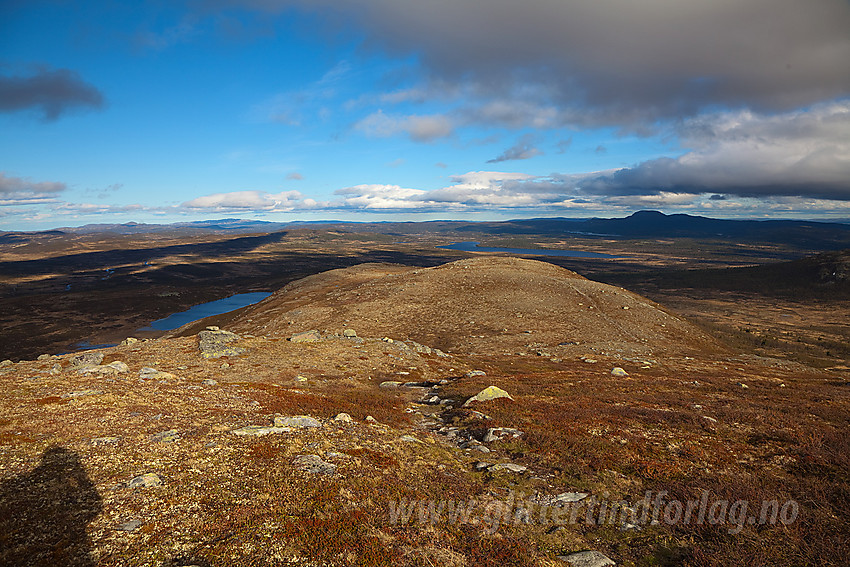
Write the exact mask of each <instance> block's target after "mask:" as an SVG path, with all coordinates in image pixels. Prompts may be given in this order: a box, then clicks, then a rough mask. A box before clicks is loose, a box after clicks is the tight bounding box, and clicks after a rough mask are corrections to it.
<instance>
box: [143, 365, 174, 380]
mask: <svg viewBox="0 0 850 567" xmlns="http://www.w3.org/2000/svg"><path fill="white" fill-rule="evenodd" d="M139 378H141V379H142V380H173V379H175V378H177V376H175V375H174V374H172V373H171V372H163V371H161V370H157V369H156V368H151V367H150V366H145V367H144V368H142V369H141V370H139Z"/></svg>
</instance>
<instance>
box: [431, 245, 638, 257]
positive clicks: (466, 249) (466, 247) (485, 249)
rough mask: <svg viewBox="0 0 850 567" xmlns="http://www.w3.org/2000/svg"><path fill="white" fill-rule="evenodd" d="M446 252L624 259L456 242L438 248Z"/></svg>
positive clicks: (575, 251)
mask: <svg viewBox="0 0 850 567" xmlns="http://www.w3.org/2000/svg"><path fill="white" fill-rule="evenodd" d="M437 248H444V249H446V250H461V251H463V252H507V253H508V254H536V255H538V256H566V257H568V258H622V256H614V255H612V254H603V253H601V252H583V251H580V250H548V249H542V248H490V247H487V246H479V245H478V243H477V242H455V243H453V244H448V245H446V246H437Z"/></svg>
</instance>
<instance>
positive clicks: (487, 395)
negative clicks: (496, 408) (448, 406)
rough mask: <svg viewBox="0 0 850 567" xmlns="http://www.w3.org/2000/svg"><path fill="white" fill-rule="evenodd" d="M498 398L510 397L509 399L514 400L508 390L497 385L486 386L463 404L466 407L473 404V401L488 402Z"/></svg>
mask: <svg viewBox="0 0 850 567" xmlns="http://www.w3.org/2000/svg"><path fill="white" fill-rule="evenodd" d="M497 398H508V399H509V400H513V398H512V397H511V395H510V394H508V393H507V392H506V391H504V390H502V389H501V388H498V387H496V386H487V387H486V388H484V389H483V390H481V391H480V392H478V393H477V394H475V395H474V396H472V397H471V398H469V399H468V400H466V403H465V404H463V406H464V407H466V406H468V405H470V404H472V402H486V401H489V400H495V399H497Z"/></svg>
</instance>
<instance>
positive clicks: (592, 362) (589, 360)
mask: <svg viewBox="0 0 850 567" xmlns="http://www.w3.org/2000/svg"><path fill="white" fill-rule="evenodd" d="M584 361H585V362H586V363H588V364H596V363H597V360H596V359H595V358H585V359H584Z"/></svg>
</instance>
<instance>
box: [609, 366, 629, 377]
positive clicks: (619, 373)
mask: <svg viewBox="0 0 850 567" xmlns="http://www.w3.org/2000/svg"><path fill="white" fill-rule="evenodd" d="M628 375H629V373H628V372H626V371H625V370H623V369H622V368H620V367H619V366H615V367H614V368H613V369H612V370H611V376H620V377H623V376H628Z"/></svg>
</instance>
